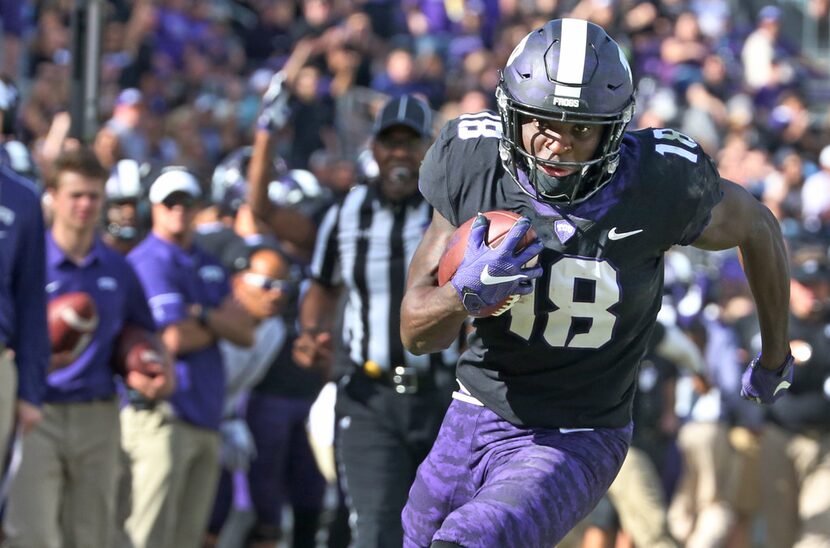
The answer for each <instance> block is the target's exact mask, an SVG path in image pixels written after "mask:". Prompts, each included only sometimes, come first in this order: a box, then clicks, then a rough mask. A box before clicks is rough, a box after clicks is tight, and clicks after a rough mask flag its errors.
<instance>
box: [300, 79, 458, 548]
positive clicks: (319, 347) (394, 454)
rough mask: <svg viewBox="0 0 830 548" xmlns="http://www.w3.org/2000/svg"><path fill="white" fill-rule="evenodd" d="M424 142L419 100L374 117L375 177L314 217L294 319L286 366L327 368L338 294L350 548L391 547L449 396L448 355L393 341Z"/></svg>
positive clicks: (425, 114) (413, 232) (418, 200)
mask: <svg viewBox="0 0 830 548" xmlns="http://www.w3.org/2000/svg"><path fill="white" fill-rule="evenodd" d="M431 136H432V120H431V112H430V109H429V107H428V106H427V105H426V104H425V103H424V102H423V101H421V100H420V99H417V98H415V97H413V96H411V95H405V96H402V97H398V98H396V99H392V100H391V101H389V102H388V103H387V104H386V105H385V106H384V107H383V109H382V110H381V112H380V114H379V115H378V117H377V119H376V120H375V124H374V130H373V137H374V138H373V143H372V154H373V155H374V158H375V160H376V161H377V164H378V169H379V176H378V178H377V180H375V181H372V182H371V183H370V184H368V185H359V186H357V187H355V188H354V189H353V190H351V191H350V192H349V193H348V194H347V195H346V197H345V198H344V199H343V201H342V203H340V204H337V205H335V206H333V207H332V208H331V209H330V210H329V211H328V213H327V214H326V217H325V218H324V220H323V222H322V224H321V226H320V229H319V231H318V234H317V243H316V247H315V251H314V258H313V260H312V265H311V273H312V279H313V281H312V283H311V285H310V287H309V289H308V291H307V293H306V295H305V297H304V299H303V302H302V306H301V310H300V324H301V329H302V331H301V334H300V336H299V337H298V339H297V341H296V343H295V346H294V352H295V359H296V360H297V362H298V363H299V364H301V365H305V366H307V367H328V366H329V362H330V361H331V355H332V353H331V346H332V345H331V341H332V333H331V330H332V328H333V325H334V324H335V323H336V322H335V320H336V310H337V303H338V300H339V298H340V294H341V290H343V289H345V291H346V293H347V295H346V306H345V312H344V316H343V322H342V324H343V325H342V328H343V331H342V343H343V346H344V352H342V354H344V355H345V357H344V358H343V359H345V360H348V362H349V363H347V364H345V366H346V367H347V368H348V371H349V373H348V374H347V375H345V376H344V377H343V378H342V379H341V380H340V382H339V385H338V392H337V405H336V413H337V416H338V425H339V431H338V437H337V441H336V444H337V449H338V463H339V467H340V479H341V482H342V483H341V485H342V487H343V489H344V491H345V492H346V497H347V502H348V504H349V510H350V512H351V520H350V522H351V523H352V527H353V535H354V536H355V545H356V546H360V547H361V548H375V547H400V546H401V545H402V544H403V530H402V527H401V518H400V514H401V510H402V509H403V506H404V504H405V503H406V498H407V494H408V492H409V487H410V485H411V483H412V481H413V479H414V478H415V471H416V469H417V467H418V465H419V464H420V462H421V460H423V458H424V457H426V455H427V453H428V452H429V449H430V447H431V446H432V442H433V441H434V439H435V436H436V434H437V432H438V428H439V426H440V424H441V419H442V417H443V413H444V411H445V410H446V408H447V405H448V403H449V400H450V397H451V390H452V386H451V385H452V379H453V376H452V369H450V368H449V367H447V366H445V364H452V363H454V362H455V359H456V357H457V349H456V351H455V352H451V353H452V354H454V355H449V354H450V353H447V355H444V356H442V354H433V355H423V356H415V355H413V354H410V353H409V352H407V351H406V350H405V349H404V347H403V344H402V343H401V340H400V305H401V300H402V299H403V294H404V287H405V281H406V280H405V278H406V272H407V270H408V268H409V262H410V260H411V259H412V255H413V254H414V253H415V248H416V247H417V246H418V243H419V242H420V240H421V236H422V234H423V231H424V229H425V227H426V226H427V225H428V224H429V221H430V215H431V208H430V206H429V205H428V204H427V203H426V201H424V200H423V198H422V196H421V195H420V193H419V192H418V168H419V167H420V163H421V160H422V159H423V157H424V154H425V153H426V150H427V148H428V146H429V144H430V141H431ZM338 336H339V335H338ZM339 365H341V364H338V366H339Z"/></svg>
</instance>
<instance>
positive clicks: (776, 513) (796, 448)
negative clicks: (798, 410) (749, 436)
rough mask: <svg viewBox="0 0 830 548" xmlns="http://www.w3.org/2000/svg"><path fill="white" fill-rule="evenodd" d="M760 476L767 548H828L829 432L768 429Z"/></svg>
mask: <svg viewBox="0 0 830 548" xmlns="http://www.w3.org/2000/svg"><path fill="white" fill-rule="evenodd" d="M761 478H763V481H762V483H761V489H762V493H763V500H762V503H761V510H762V512H763V514H764V520H765V522H766V524H767V542H766V544H765V546H767V547H768V548H790V547H796V548H819V547H822V548H826V547H828V546H830V433H827V432H824V433H822V434H815V435H812V436H808V435H801V434H793V433H790V432H787V431H785V430H783V429H781V428H778V427H777V426H772V425H768V426H767V427H766V428H765V430H764V434H763V436H762V437H761Z"/></svg>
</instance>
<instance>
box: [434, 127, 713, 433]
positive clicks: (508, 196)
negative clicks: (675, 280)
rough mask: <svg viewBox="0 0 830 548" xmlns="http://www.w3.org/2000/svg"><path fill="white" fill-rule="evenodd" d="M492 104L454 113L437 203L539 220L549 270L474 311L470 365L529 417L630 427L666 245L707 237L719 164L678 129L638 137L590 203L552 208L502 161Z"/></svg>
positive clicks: (499, 397)
mask: <svg viewBox="0 0 830 548" xmlns="http://www.w3.org/2000/svg"><path fill="white" fill-rule="evenodd" d="M500 136H501V122H500V121H499V118H498V116H497V115H495V114H493V113H491V112H483V113H479V114H472V115H464V116H461V117H459V118H457V119H455V120H452V121H450V122H449V123H447V124H446V125H445V126H444V128H443V130H442V131H441V134H440V135H439V137H438V139H437V140H436V141H435V143H434V144H433V145H432V147H431V148H430V150H429V152H428V153H427V155H426V157H425V159H424V162H423V164H422V166H421V173H420V187H421V191H422V193H423V194H424V196H425V197H426V199H427V200H428V201H429V203H430V204H431V205H432V206H433V207H434V208H435V209H436V210H437V211H438V212H439V213H441V215H443V216H444V217H445V218H447V219H448V220H449V221H450V222H451V223H452V224H454V225H455V226H458V225H460V224H461V223H463V222H464V221H466V220H467V219H469V218H471V217H473V216H474V215H475V214H476V213H477V212H479V211H492V210H510V211H515V212H516V213H519V214H521V215H524V216H527V217H529V218H530V219H531V221H532V224H533V227H534V229H535V230H536V232H537V233H538V235H539V237H540V239H541V241H542V242H543V243H544V245H545V249H544V251H543V252H542V253H541V254H540V257H539V259H540V262H541V264H542V266H543V267H544V274H543V275H542V277H541V278H539V279H537V280H535V286H534V291H533V293H531V294H529V295H526V296H523V297H522V298H521V299H520V300H519V301H518V302H517V303H516V304H515V305H514V306H513V308H511V309H510V311H509V312H507V313H505V314H503V315H501V316H498V317H491V318H484V319H477V320H475V332H474V333H473V335H472V336H471V338H470V348H469V350H468V351H467V352H466V353H465V354H464V355H463V356H462V357H461V358H460V360H459V364H458V370H457V375H458V379H459V381H460V382H461V383H462V384H463V385H464V386H465V388H467V389H468V390H469V391H470V393H471V394H472V395H474V396H475V397H476V398H478V399H479V400H480V401H481V402H483V403H484V404H485V405H486V406H487V407H489V408H490V409H492V410H493V411H495V412H496V413H498V414H499V415H500V416H501V417H502V418H504V419H506V420H508V421H510V422H511V423H513V424H516V425H520V426H542V427H549V428H586V427H620V426H624V425H626V424H628V423H629V422H630V421H631V403H632V398H633V396H634V390H635V380H636V374H637V367H638V364H639V362H640V360H641V359H642V356H643V354H644V352H645V350H646V346H647V343H648V340H649V336H650V335H651V331H652V328H653V326H654V323H655V320H656V316H657V312H658V310H659V309H660V303H661V295H662V288H663V253H664V252H665V251H666V250H667V249H668V248H670V247H671V246H673V245H675V244H681V245H686V244H689V243H691V242H693V241H694V240H695V238H697V236H698V235H699V234H700V233H701V231H702V230H703V229H704V228H705V227H706V225H707V223H708V222H709V219H710V218H711V211H712V208H713V207H714V206H715V205H716V204H717V203H718V202H719V201H720V198H721V191H720V184H719V182H720V177H719V175H718V173H717V170H716V168H715V167H714V164H713V162H712V160H711V159H710V158H709V157H708V156H707V155H706V154H705V153H704V152H703V150H702V149H701V148H700V147H699V146H698V145H697V143H695V142H694V141H693V140H692V139H690V138H689V137H687V136H685V135H683V134H681V133H679V132H676V131H674V130H670V129H646V130H641V131H635V132H631V133H629V134H627V135H626V136H625V138H624V140H623V144H622V152H621V159H620V163H619V166H618V168H617V171H616V173H615V174H614V177H613V179H612V180H611V181H610V182H609V183H608V184H607V185H606V186H604V187H603V188H602V189H601V190H600V191H598V192H597V193H596V194H595V195H594V196H592V197H591V198H590V199H589V200H586V201H585V202H583V203H581V204H575V205H569V206H559V205H557V206H555V207H554V206H551V205H550V204H547V203H543V202H540V201H537V200H536V199H534V198H532V197H530V196H529V195H528V194H527V193H525V192H523V191H522V189H521V188H520V186H519V185H524V186H525V188H526V189H528V190H529V191H530V192H532V189H531V187H530V186H529V185H528V183H527V181H526V180H524V179H521V180H520V181H516V180H514V179H513V178H512V176H511V175H510V174H509V173H507V172H506V171H505V169H504V168H503V166H502V163H501V161H500V159H499V138H500Z"/></svg>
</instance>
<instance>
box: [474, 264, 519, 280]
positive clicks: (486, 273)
mask: <svg viewBox="0 0 830 548" xmlns="http://www.w3.org/2000/svg"><path fill="white" fill-rule="evenodd" d="M524 278H527V276H525V275H524V274H513V275H512V276H493V275H492V274H490V265H487V266H486V267H484V270H482V271H481V276H480V279H481V283H483V284H484V285H496V284H503V283H507V282H515V281H516V280H522V279H524Z"/></svg>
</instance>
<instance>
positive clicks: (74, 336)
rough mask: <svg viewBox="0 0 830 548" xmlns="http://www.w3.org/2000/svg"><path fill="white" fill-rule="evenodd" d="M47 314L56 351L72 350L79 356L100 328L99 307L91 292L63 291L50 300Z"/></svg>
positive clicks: (50, 335)
mask: <svg viewBox="0 0 830 548" xmlns="http://www.w3.org/2000/svg"><path fill="white" fill-rule="evenodd" d="M46 318H47V322H48V326H49V341H50V343H51V345H52V352H53V353H60V352H71V353H72V355H73V356H75V357H77V356H79V355H80V354H81V352H83V351H84V349H85V348H86V347H87V346H88V345H89V342H90V341H91V340H92V335H93V333H94V332H95V329H97V328H98V308H97V307H96V306H95V301H93V300H92V297H91V296H90V295H89V294H88V293H84V292H82V291H75V292H72V293H64V294H63V295H59V296H57V297H55V298H54V299H52V300H51V301H49V305H48V307H47V312H46Z"/></svg>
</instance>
